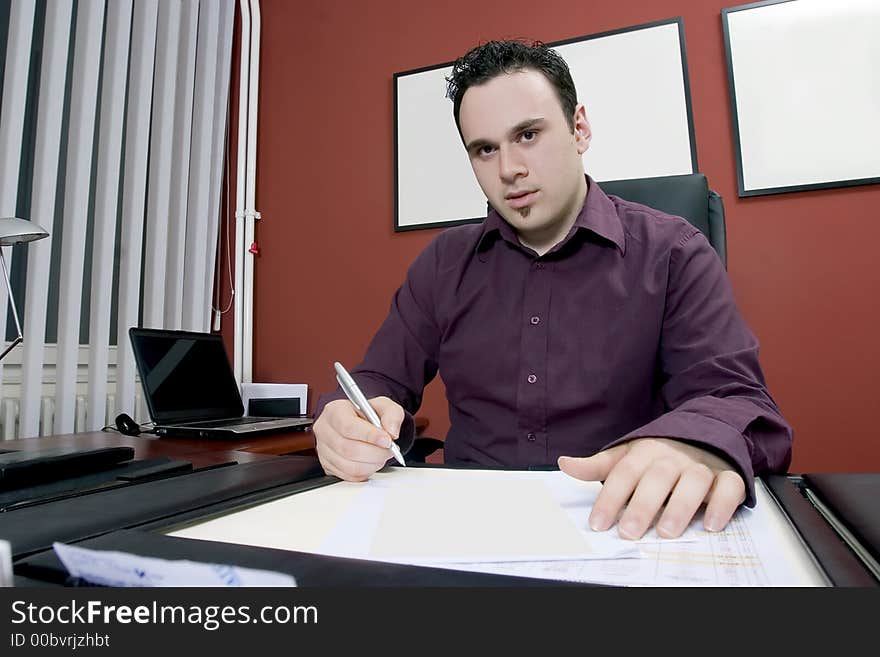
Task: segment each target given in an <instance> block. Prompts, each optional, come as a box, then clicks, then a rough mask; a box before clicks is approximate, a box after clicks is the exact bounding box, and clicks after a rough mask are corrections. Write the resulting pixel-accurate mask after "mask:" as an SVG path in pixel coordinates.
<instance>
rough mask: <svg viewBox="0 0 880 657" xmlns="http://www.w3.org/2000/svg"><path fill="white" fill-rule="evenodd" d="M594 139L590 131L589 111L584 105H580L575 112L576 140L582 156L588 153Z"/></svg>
mask: <svg viewBox="0 0 880 657" xmlns="http://www.w3.org/2000/svg"><path fill="white" fill-rule="evenodd" d="M592 138H593V132H592V130H590V121H589V120H588V119H587V110H586V109H585V108H584V105H583V103H579V104H578V106H577V107H576V108H575V110H574V139H575V143H576V144H577V149H578V153H579V154H580V155H583V154H584V153H586V152H587V149H588V148H589V147H590V139H592Z"/></svg>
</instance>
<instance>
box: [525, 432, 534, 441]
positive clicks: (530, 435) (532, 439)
mask: <svg viewBox="0 0 880 657" xmlns="http://www.w3.org/2000/svg"><path fill="white" fill-rule="evenodd" d="M526 438H528V439H529V442H530V443H533V442H535V434H533V433H530V434H529V435H528V436H526Z"/></svg>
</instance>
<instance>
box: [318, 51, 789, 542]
mask: <svg viewBox="0 0 880 657" xmlns="http://www.w3.org/2000/svg"><path fill="white" fill-rule="evenodd" d="M448 92H449V94H448V95H449V97H450V98H452V100H453V107H454V110H453V111H454V115H455V119H456V124H457V125H458V128H459V133H460V135H461V138H462V142H463V143H464V145H465V148H466V150H467V153H468V157H469V158H470V162H471V165H472V167H473V170H474V174H475V175H476V177H477V181H478V182H479V184H480V187H481V188H482V189H483V192H484V193H485V194H486V197H487V199H488V200H489V204H490V206H491V210H490V211H489V213H488V215H487V217H486V220H485V222H483V223H482V224H481V225H468V226H459V227H456V228H451V229H448V230H446V231H444V232H443V233H441V234H440V235H439V236H438V237H437V238H436V239H435V240H434V241H433V242H431V244H430V245H429V246H428V247H427V248H426V249H425V250H424V251H423V252H422V253H421V254H420V255H419V257H418V258H417V259H416V261H415V262H414V263H413V265H412V266H411V267H410V270H409V272H408V274H407V278H406V281H405V282H404V284H403V285H402V286H401V288H400V289H399V290H398V291H397V293H396V294H395V296H394V299H393V301H392V304H391V310H390V313H389V315H388V317H387V318H386V320H385V322H384V323H383V325H382V326H381V328H380V329H379V331H378V333H377V334H376V336H375V337H374V338H373V341H372V343H371V344H370V347H369V348H368V350H367V353H366V356H365V358H364V361H363V362H362V363H361V364H360V365H359V366H358V367H357V368H356V369H355V370H354V372H353V373H354V377H355V378H356V379H357V381H358V384H359V385H360V387H361V388H362V389H363V391H364V393H365V394H366V396H367V397H368V398H371V402H372V404H373V406H374V407H375V409H376V411H377V413H378V414H379V417H380V418H381V420H382V425H383V427H384V428H385V431H382V430H380V429H378V428H375V427H373V426H372V425H371V424H370V423H368V422H366V421H365V420H364V419H362V418H361V417H360V416H358V415H357V414H356V412H355V411H354V407H353V406H352V405H351V404H350V403H349V402H348V401H347V400H345V399H344V398H343V395H342V394H341V393H340V392H339V391H337V392H336V393H335V394H333V395H330V396H325V397H324V398H322V399H321V400H320V401H319V404H318V409H317V412H318V413H319V417H318V420H317V421H316V422H315V425H314V432H315V436H316V441H317V452H318V456H319V458H320V461H321V463H322V465H323V466H324V469H325V471H327V472H328V473H329V474H333V475H336V476H338V477H341V478H342V479H346V480H349V481H363V480H365V479H367V478H368V477H369V476H370V475H372V474H373V473H374V472H375V471H377V470H378V469H379V468H381V467H382V466H383V465H384V464H385V462H386V461H387V459H388V458H389V450H388V447H389V446H390V444H391V440H392V439H398V440H399V443H398V445H399V446H400V447H401V448H402V449H403V450H404V451H406V449H408V448H409V446H410V444H411V442H412V438H413V422H412V415H411V414H412V413H413V412H415V410H416V409H417V408H418V407H419V404H420V403H421V395H422V391H423V388H424V386H425V384H426V383H427V382H429V381H430V380H431V379H432V378H433V377H434V376H435V375H436V373H437V371H438V369H439V371H440V372H441V373H442V376H443V379H444V382H445V384H446V390H447V396H448V400H449V414H450V420H451V428H450V431H449V434H448V435H447V438H446V442H445V460H446V462H447V463H453V464H454V463H475V464H484V465H513V466H528V465H540V464H552V463H558V465H559V467H560V468H561V469H562V470H563V471H565V472H566V473H568V474H570V475H572V476H574V477H578V478H580V479H584V480H597V481H603V482H604V484H603V486H602V490H601V493H600V495H599V497H598V498H597V501H596V503H595V505H594V508H593V510H592V512H591V515H590V519H589V522H590V526H591V527H592V528H593V529H594V530H597V531H602V530H605V529H608V528H609V527H611V526H613V525H614V524H615V522H616V523H617V526H618V532H619V534H620V535H621V536H622V537H624V538H628V539H637V538H639V537H641V536H642V535H643V534H644V532H645V531H646V530H647V529H648V528H649V527H650V526H651V525H652V524H653V523H654V521H655V520H656V528H657V532H658V533H659V534H660V535H661V536H664V537H676V536H679V535H681V533H682V532H683V531H684V530H685V529H686V528H687V526H688V524H689V523H690V521H691V520H692V518H693V517H694V515H695V513H696V512H697V511H698V510H699V508H700V507H701V505H703V504H705V505H706V506H705V513H704V519H703V524H704V526H705V527H706V529H708V530H710V531H719V530H721V529H723V528H724V527H725V526H726V525H727V523H728V521H729V520H730V518H731V516H732V514H733V513H734V512H735V511H736V509H737V507H738V506H739V505H740V504H741V503H743V502H745V503H746V504H749V505H752V504H754V476H755V475H756V474H761V473H766V472H772V471H781V470H785V469H786V468H787V466H788V463H789V460H790V454H791V438H792V436H791V429H790V428H789V427H788V425H787V424H786V422H785V420H783V418H782V417H781V415H780V413H779V410H778V408H777V407H776V404H775V403H774V401H773V400H772V398H771V397H770V395H769V393H768V392H767V390H766V386H765V383H764V378H763V374H762V372H761V368H760V366H759V364H758V357H757V354H758V344H757V341H756V340H755V338H754V336H753V335H752V333H751V332H750V331H749V329H748V328H747V326H746V325H745V323H744V321H743V320H742V318H741V317H740V315H739V312H738V310H737V308H736V304H735V301H734V299H733V295H732V292H731V290H730V285H729V282H728V280H727V277H726V274H725V272H724V268H723V266H722V265H721V262H720V260H719V259H718V257H717V256H716V254H715V252H714V251H713V249H712V247H711V246H710V245H709V243H708V242H707V240H706V239H705V237H704V236H703V235H702V234H701V233H700V232H699V231H698V230H697V229H696V228H694V227H693V226H691V225H690V224H688V223H687V222H686V221H684V220H683V219H681V218H678V217H672V216H669V215H666V214H664V213H661V212H659V211H656V210H653V209H650V208H647V207H645V206H641V205H638V204H635V203H630V202H627V201H624V200H622V199H619V198H615V197H608V196H606V195H605V194H604V193H603V192H602V190H601V189H600V188H599V187H598V186H597V185H596V184H595V183H594V182H593V180H592V179H591V178H589V177H588V176H586V175H585V172H584V168H583V161H582V157H581V156H582V155H583V153H584V152H585V151H586V150H587V148H588V147H589V144H590V136H591V133H590V125H589V123H588V121H587V117H586V113H585V110H584V106H583V105H581V104H578V103H577V96H576V92H575V88H574V84H573V83H572V80H571V76H570V74H569V71H568V67H567V66H566V64H565V62H564V61H563V60H562V59H561V57H559V56H558V55H557V54H556V53H555V52H554V51H552V50H550V49H549V48H547V47H545V46H543V45H541V44H535V45H527V44H524V43H520V42H490V43H487V44H485V45H482V46H479V47H477V48H475V49H473V50H471V51H470V52H468V53H467V54H466V55H464V57H462V58H461V59H459V60H458V61H457V62H456V63H455V66H454V67H453V72H452V75H451V77H450V78H449V89H448ZM398 437H399V438H398Z"/></svg>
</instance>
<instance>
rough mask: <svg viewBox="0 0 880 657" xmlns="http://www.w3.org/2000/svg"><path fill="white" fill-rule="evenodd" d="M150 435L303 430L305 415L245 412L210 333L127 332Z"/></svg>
mask: <svg viewBox="0 0 880 657" xmlns="http://www.w3.org/2000/svg"><path fill="white" fill-rule="evenodd" d="M128 335H129V338H130V339H131V346H132V349H133V350H134V359H135V362H136V363H137V369H138V374H140V377H141V383H142V385H143V389H144V397H145V399H146V401H147V408H148V409H149V412H150V419H151V420H152V421H153V422H154V423H155V425H156V426H155V431H156V434H158V435H160V436H175V437H180V438H241V437H245V436H252V435H259V434H264V433H278V432H283V431H290V430H293V429H305V428H307V427H309V426H310V425H311V424H312V418H309V417H249V416H245V415H244V405H243V404H242V401H241V394H240V393H239V390H238V384H237V383H236V381H235V376H234V375H233V373H232V366H231V365H230V364H229V357H228V356H227V355H226V349H225V347H224V346H223V339H222V337H221V336H219V335H215V334H212V333H196V332H191V331H167V330H162V329H144V328H131V329H129V331H128Z"/></svg>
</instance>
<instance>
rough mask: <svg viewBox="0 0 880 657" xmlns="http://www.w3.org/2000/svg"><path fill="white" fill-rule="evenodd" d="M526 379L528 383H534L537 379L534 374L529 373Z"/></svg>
mask: <svg viewBox="0 0 880 657" xmlns="http://www.w3.org/2000/svg"><path fill="white" fill-rule="evenodd" d="M526 380H527V381H528V382H529V383H534V382H535V381H537V380H538V377H536V376H535V375H534V374H529V378H528V379H526Z"/></svg>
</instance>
